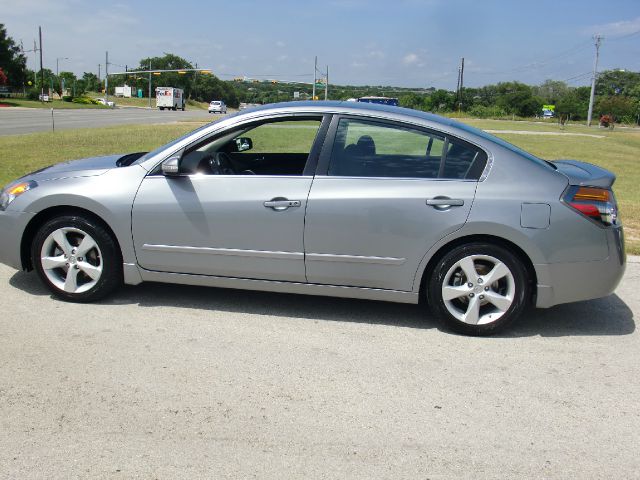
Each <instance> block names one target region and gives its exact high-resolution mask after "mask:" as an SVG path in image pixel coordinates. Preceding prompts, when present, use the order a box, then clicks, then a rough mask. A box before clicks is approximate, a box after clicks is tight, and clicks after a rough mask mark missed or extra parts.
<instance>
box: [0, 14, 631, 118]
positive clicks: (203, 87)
mask: <svg viewBox="0 0 640 480" xmlns="http://www.w3.org/2000/svg"><path fill="white" fill-rule="evenodd" d="M180 69H197V65H194V64H193V63H191V62H189V61H187V60H185V59H184V58H182V57H180V56H178V55H174V54H171V53H165V54H164V55H163V56H161V57H147V58H142V59H141V60H140V62H139V65H138V66H134V67H132V68H131V69H129V70H132V71H148V70H180ZM237 80H242V81H237ZM237 80H236V81H233V80H231V81H225V80H221V79H219V78H218V77H216V76H215V75H213V74H212V73H207V72H203V71H182V72H167V73H162V74H160V75H149V74H145V73H138V74H133V73H132V74H124V75H113V76H110V77H109V94H113V93H114V90H115V87H116V86H119V85H123V84H125V83H126V84H127V85H129V86H132V87H134V88H135V90H136V91H138V90H141V91H142V93H143V95H144V96H146V95H147V94H148V93H147V92H148V91H149V87H150V86H151V95H152V96H154V95H155V88H156V87H158V86H171V87H177V88H182V89H183V90H184V91H185V96H186V97H187V98H189V99H193V100H196V101H201V102H209V101H210V100H213V99H215V100H224V101H225V103H226V104H227V105H229V106H230V107H237V106H238V104H239V103H240V102H247V103H275V102H281V101H289V100H293V99H300V100H305V99H311V98H312V90H313V86H312V85H310V84H304V83H285V82H277V81H275V80H266V81H258V80H248V81H245V80H244V79H237ZM0 82H2V83H4V84H7V85H8V86H9V87H11V88H12V89H13V91H15V92H21V91H22V92H24V93H25V94H26V95H27V96H29V97H31V98H38V95H39V93H40V91H41V88H44V89H45V90H47V91H49V90H51V91H55V92H57V93H58V94H60V95H62V94H63V93H66V94H68V95H70V96H78V95H83V94H85V93H86V92H102V91H104V88H105V82H104V79H100V78H98V76H97V75H96V74H95V73H93V72H84V73H83V75H82V76H80V77H77V76H76V75H75V74H74V73H72V72H68V71H63V72H60V73H59V75H55V74H54V73H53V72H52V71H51V70H50V69H44V70H43V71H39V72H34V71H31V70H29V69H27V68H26V57H25V56H24V54H23V53H22V52H21V50H20V48H19V47H18V46H17V44H16V43H15V41H14V40H13V39H12V38H11V37H9V36H8V35H7V32H6V29H5V27H4V25H3V24H0ZM42 82H44V83H42ZM316 87H317V89H316V96H317V97H319V98H324V85H322V84H318V85H317V86H316ZM63 90H64V92H63ZM368 95H374V96H388V97H397V98H398V100H399V103H400V105H401V106H403V107H408V108H413V109H418V110H424V111H431V112H436V113H451V112H463V113H464V114H466V115H469V116H473V117H480V118H488V117H493V118H495V117H503V116H518V117H533V116H537V115H540V114H541V113H542V106H543V105H555V113H556V115H557V116H560V117H563V118H568V119H573V120H583V119H585V118H586V117H587V110H588V106H589V95H590V87H584V86H583V87H571V86H569V85H567V83H565V82H561V81H556V80H547V81H545V82H544V83H542V84H541V85H527V84H524V83H521V82H517V81H512V82H500V83H497V84H494V85H486V86H483V87H478V88H469V87H466V88H463V89H461V90H460V91H459V92H452V91H449V90H445V89H435V88H401V87H392V86H350V85H330V86H329V98H330V99H333V100H346V99H349V98H358V97H362V96H368ZM596 96H597V97H596V104H595V108H594V118H598V116H600V115H609V116H610V117H613V119H614V120H615V121H619V122H624V123H638V119H639V118H640V72H631V71H624V70H608V71H604V72H601V73H599V74H598V77H597V80H596Z"/></svg>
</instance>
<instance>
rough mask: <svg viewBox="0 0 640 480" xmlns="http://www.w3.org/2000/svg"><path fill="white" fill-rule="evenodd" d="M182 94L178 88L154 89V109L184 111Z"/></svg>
mask: <svg viewBox="0 0 640 480" xmlns="http://www.w3.org/2000/svg"><path fill="white" fill-rule="evenodd" d="M184 103H185V99H184V92H183V91H182V89H180V88H173V87H157V88H156V107H158V108H159V109H160V110H164V109H165V108H170V109H171V110H177V109H180V110H182V111H184Z"/></svg>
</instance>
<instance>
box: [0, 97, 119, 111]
mask: <svg viewBox="0 0 640 480" xmlns="http://www.w3.org/2000/svg"><path fill="white" fill-rule="evenodd" d="M0 104H4V105H8V107H7V108H11V107H26V108H55V109H56V110H58V109H65V110H66V109H69V108H73V109H75V108H109V107H105V106H104V105H84V104H82V103H73V102H63V101H62V100H52V101H50V102H41V101H39V100H25V99H22V98H7V99H4V98H0Z"/></svg>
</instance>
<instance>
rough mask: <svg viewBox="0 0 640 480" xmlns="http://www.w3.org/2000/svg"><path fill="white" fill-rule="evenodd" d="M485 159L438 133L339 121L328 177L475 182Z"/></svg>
mask: <svg viewBox="0 0 640 480" xmlns="http://www.w3.org/2000/svg"><path fill="white" fill-rule="evenodd" d="M486 160H487V155H486V153H485V152H484V151H483V150H481V149H479V148H478V147H475V146H474V145H471V144H469V143H468V142H465V141H463V140H460V139H457V138H454V137H450V136H448V135H445V134H442V133H438V132H432V131H428V130H422V129H418V128H412V127H410V126H404V125H398V124H391V123H386V122H376V121H369V120H359V119H353V118H341V119H340V120H339V123H338V128H337V131H336V134H335V139H334V144H333V148H332V152H331V159H330V163H329V169H328V175H330V176H348V177H396V178H397V177H401V178H433V179H435V178H442V179H478V178H479V177H480V175H481V174H482V171H483V170H484V166H485V164H486Z"/></svg>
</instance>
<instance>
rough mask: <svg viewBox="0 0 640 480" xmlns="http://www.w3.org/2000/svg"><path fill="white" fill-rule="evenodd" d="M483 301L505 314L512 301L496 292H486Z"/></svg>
mask: <svg viewBox="0 0 640 480" xmlns="http://www.w3.org/2000/svg"><path fill="white" fill-rule="evenodd" d="M484 297H485V299H486V300H487V301H488V302H490V303H492V304H493V305H494V306H495V307H496V308H497V309H498V310H500V311H502V312H506V311H507V310H509V307H510V306H511V304H512V303H513V300H512V299H511V298H509V297H505V296H504V295H500V294H499V293H497V292H492V291H488V292H485V294H484Z"/></svg>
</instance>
